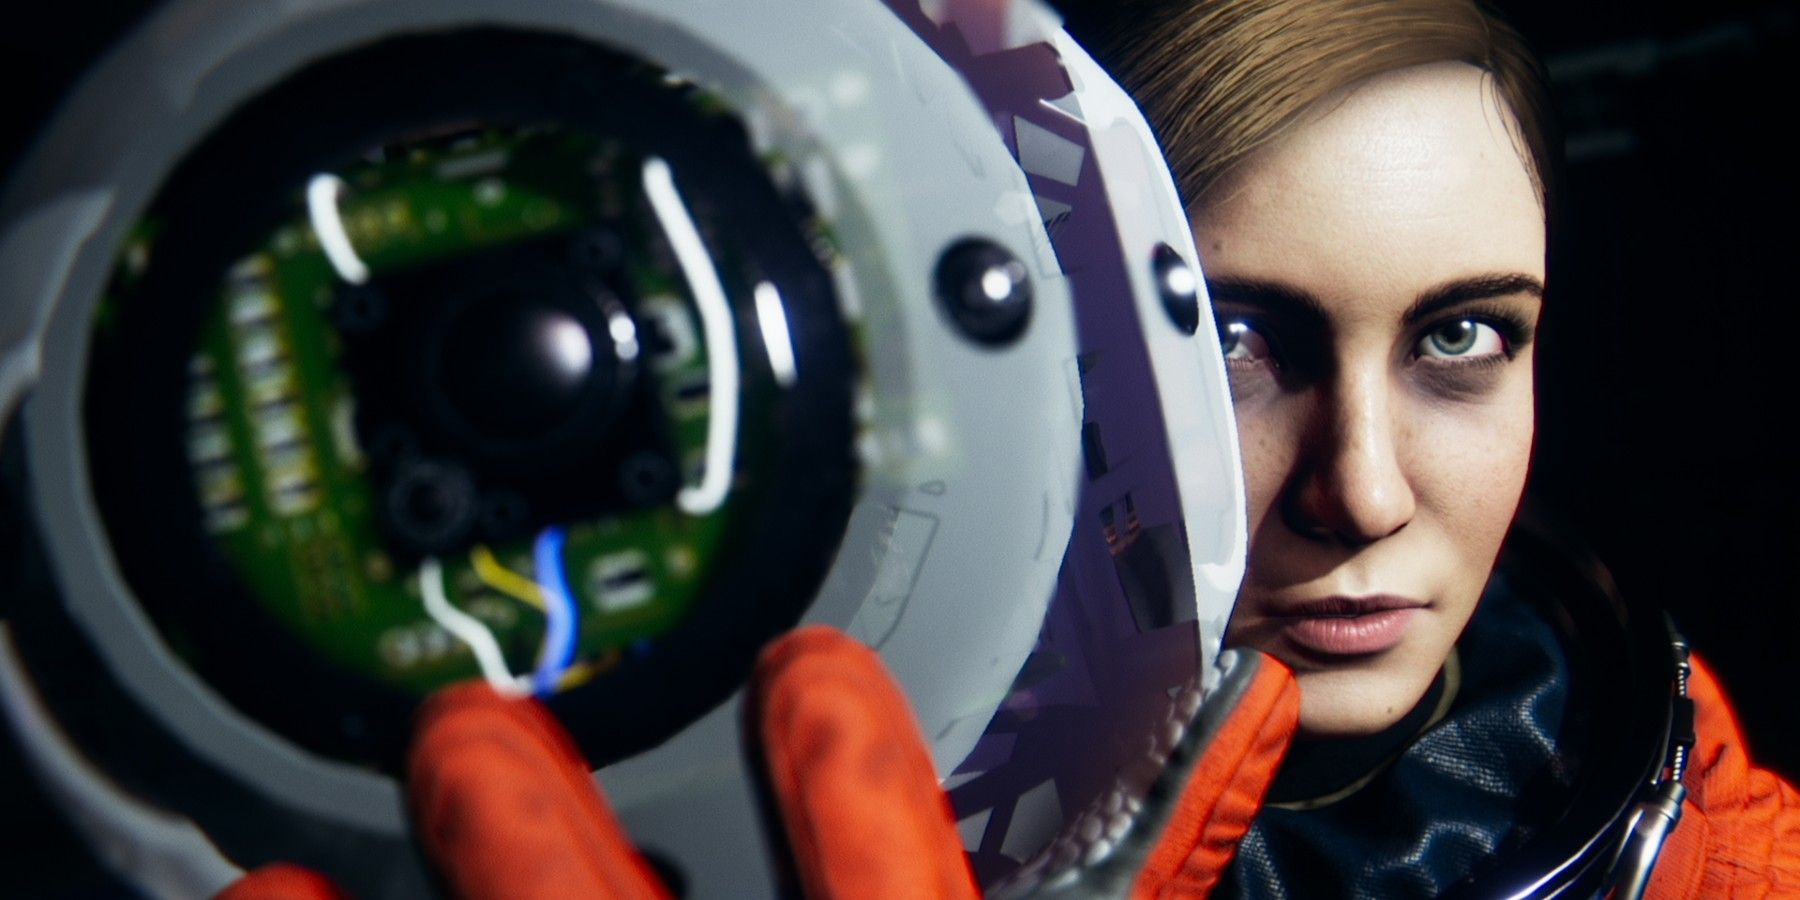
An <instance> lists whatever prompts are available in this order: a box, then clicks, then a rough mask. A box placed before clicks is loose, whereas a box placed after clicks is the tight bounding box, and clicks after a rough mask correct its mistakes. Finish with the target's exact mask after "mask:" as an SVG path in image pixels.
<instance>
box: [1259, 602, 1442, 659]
mask: <svg viewBox="0 0 1800 900" xmlns="http://www.w3.org/2000/svg"><path fill="white" fill-rule="evenodd" d="M1425 605H1426V604H1425V603H1423V602H1421V601H1418V600H1411V599H1408V598H1405V597H1394V596H1389V595H1378V596H1373V597H1329V598H1326V599H1324V600H1314V601H1310V602H1307V603H1298V604H1294V605H1292V606H1286V607H1283V608H1282V609H1280V610H1278V611H1276V612H1275V614H1274V618H1275V620H1276V621H1277V622H1278V623H1280V626H1281V632H1282V634H1284V635H1286V636H1287V639H1288V640H1290V641H1292V642H1294V643H1295V644H1298V645H1300V646H1301V647H1303V648H1305V649H1307V650H1311V651H1313V652H1315V653H1322V654H1325V655H1328V656H1362V655H1366V654H1370V653H1381V652H1384V651H1387V650H1392V649H1393V648H1394V647H1396V646H1398V645H1399V643H1400V641H1401V640H1402V639H1403V638H1405V637H1406V627H1407V626H1408V625H1410V624H1411V623H1412V620H1413V615H1414V614H1415V613H1417V612H1418V611H1419V610H1420V609H1422V608H1424V607H1425Z"/></svg>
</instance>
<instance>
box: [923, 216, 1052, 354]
mask: <svg viewBox="0 0 1800 900" xmlns="http://www.w3.org/2000/svg"><path fill="white" fill-rule="evenodd" d="M935 274H936V278H935V282H936V286H937V297H938V302H939V303H940V304H941V305H942V306H943V308H944V311H945V312H946V313H948V314H949V316H950V320H951V321H952V322H955V323H956V326H957V328H959V329H960V330H961V331H962V333H963V334H964V335H965V336H966V337H968V338H969V339H970V340H972V341H975V342H976V343H978V344H982V345H985V346H989V347H999V346H1004V345H1006V344H1010V343H1012V342H1013V341H1015V340H1018V338H1019V336H1020V335H1022V334H1024V333H1025V326H1026V325H1027V324H1029V323H1030V321H1031V299H1032V294H1031V278H1030V273H1029V272H1028V271H1027V270H1026V268H1025V264H1024V263H1022V262H1020V261H1019V259H1018V257H1016V256H1014V255H1012V253H1011V252H1010V251H1008V250H1007V249H1006V248H1005V247H1002V246H1000V245H999V244H996V243H994V242H993V241H989V240H986V239H983V238H964V239H962V240H960V241H957V242H956V243H954V244H951V245H950V246H949V247H948V248H946V249H945V250H944V252H943V255H941V256H939V257H938V264H937V271H936V273H935Z"/></svg>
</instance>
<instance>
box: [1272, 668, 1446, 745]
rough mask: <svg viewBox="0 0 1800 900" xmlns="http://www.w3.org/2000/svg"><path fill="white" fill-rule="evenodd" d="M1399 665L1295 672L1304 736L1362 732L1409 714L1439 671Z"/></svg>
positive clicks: (1376, 729)
mask: <svg viewBox="0 0 1800 900" xmlns="http://www.w3.org/2000/svg"><path fill="white" fill-rule="evenodd" d="M1397 668H1398V667H1392V668H1390V667H1377V668H1358V669H1354V670H1342V669H1315V670H1312V671H1296V672H1295V680H1296V681H1298V682H1299V685H1300V729H1299V734H1298V736H1299V737H1300V738H1301V739H1303V740H1318V739H1327V738H1346V737H1361V736H1364V735H1370V734H1375V733H1377V732H1379V731H1382V730H1383V729H1386V728H1389V727H1391V726H1392V725H1394V723H1396V722H1399V721H1400V720H1401V719H1402V718H1405V716H1406V714H1407V713H1409V712H1411V711H1412V709H1413V707H1415V706H1417V705H1418V703H1419V699H1420V698H1421V697H1423V696H1425V692H1426V691H1427V690H1429V689H1430V688H1431V681H1432V678H1433V677H1435V676H1436V674H1437V673H1436V672H1435V671H1426V672H1423V673H1420V672H1412V671H1406V670H1399V671H1396V670H1395V669H1397Z"/></svg>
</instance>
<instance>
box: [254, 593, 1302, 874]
mask: <svg viewBox="0 0 1800 900" xmlns="http://www.w3.org/2000/svg"><path fill="white" fill-rule="evenodd" d="M1234 672H1235V673H1234V676H1233V677H1231V678H1228V679H1227V682H1228V684H1227V687H1225V688H1222V689H1221V690H1219V691H1217V692H1215V696H1214V698H1212V699H1209V701H1208V705H1207V706H1204V707H1202V710H1201V713H1200V717H1199V720H1198V721H1196V723H1195V724H1194V726H1193V727H1191V728H1190V729H1189V734H1188V737H1187V738H1186V739H1185V740H1184V742H1183V744H1182V745H1181V746H1180V747H1179V748H1177V750H1176V751H1175V753H1174V754H1172V755H1171V757H1170V760H1169V769H1168V772H1167V773H1165V777H1164V779H1163V780H1162V781H1161V782H1159V783H1158V787H1157V788H1156V789H1155V790H1156V792H1158V793H1159V794H1160V797H1158V796H1153V797H1152V798H1150V802H1148V803H1147V804H1146V809H1145V812H1144V813H1143V814H1142V816H1141V817H1140V819H1139V820H1138V823H1137V825H1136V826H1134V829H1133V831H1134V833H1136V834H1139V835H1142V836H1143V837H1142V838H1141V839H1140V840H1139V841H1137V842H1136V843H1132V842H1130V841H1129V840H1128V841H1127V843H1126V844H1125V845H1122V846H1121V847H1120V848H1119V849H1118V850H1117V851H1115V853H1114V854H1113V857H1112V858H1110V859H1109V860H1108V861H1106V862H1104V863H1102V864H1101V866H1100V867H1098V869H1097V870H1096V871H1094V872H1091V873H1084V880H1083V881H1082V882H1079V883H1078V884H1077V885H1075V886H1074V891H1076V892H1093V891H1104V892H1106V893H1110V894H1113V895H1119V894H1123V893H1128V894H1129V896H1131V897H1133V898H1150V897H1156V898H1166V897H1198V896H1204V895H1205V894H1206V893H1207V892H1208V891H1210V890H1211V889H1212V886H1213V885H1214V884H1215V883H1216V882H1217V880H1218V877H1219V874H1220V873H1221V872H1222V871H1223V869H1224V867H1225V866H1226V864H1227V863H1229V862H1230V860H1231V857H1232V853H1233V852H1234V850H1235V848H1236V846H1237V841H1238V840H1239V839H1240V838H1241V837H1242V836H1243V834H1244V832H1245V830H1246V829H1248V828H1249V826H1250V820H1251V818H1252V817H1253V816H1254V815H1255V814H1256V811H1257V809H1258V807H1259V806H1260V805H1261V802H1262V797H1263V793H1264V791H1265V790H1266V788H1267V786H1268V783H1269V780H1270V779H1271V778H1272V777H1273V776H1274V772H1275V768H1276V766H1277V765H1279V763H1280V761H1281V757H1282V755H1283V754H1284V753H1285V752H1286V750H1287V746H1288V743H1289V741H1290V740H1291V738H1292V735H1293V730H1294V723H1295V718H1296V716H1297V715H1298V713H1299V691H1298V689H1297V688H1296V686H1295V684H1294V680H1293V677H1292V675H1291V674H1290V673H1289V672H1288V670H1287V669H1286V668H1285V667H1284V666H1282V665H1281V664H1280V663H1279V662H1276V661H1275V660H1274V659H1272V658H1270V657H1266V656H1262V655H1260V654H1252V655H1248V656H1246V657H1244V658H1242V659H1240V660H1239V662H1238V668H1237V669H1236V670H1234ZM751 684H752V686H751V691H750V696H749V701H748V704H747V716H748V722H749V725H750V729H751V731H752V733H753V734H754V735H755V736H756V738H758V741H757V743H758V744H759V745H760V746H759V747H758V748H755V749H757V750H759V751H760V756H761V762H762V764H763V770H764V773H765V775H766V776H767V779H768V786H769V789H770V794H771V796H772V797H773V799H774V805H775V806H776V808H777V809H778V810H779V812H780V816H781V819H782V824H783V825H784V826H785V831H786V836H787V843H788V849H789V850H790V851H791V853H792V855H793V863H794V872H795V874H796V876H797V878H798V880H799V882H800V887H801V888H802V890H803V892H804V893H805V894H806V896H808V897H811V898H816V900H825V898H829V900H873V898H888V897H926V898H974V897H978V896H979V895H980V891H979V889H978V888H977V887H976V884H975V880H974V877H973V875H972V873H971V872H970V870H969V867H968V864H967V862H966V860H965V858H964V856H963V853H962V846H961V843H960V842H959V841H958V839H957V836H956V831H955V827H954V821H953V818H952V814H951V811H950V804H949V800H948V799H947V798H946V797H945V796H944V794H943V792H942V791H940V790H939V789H938V786H937V778H936V775H935V773H934V772H933V770H932V766H931V761H930V759H929V758H928V756H927V755H926V751H925V742H924V739H923V736H922V735H921V734H920V732H919V728H918V725H917V724H916V723H915V721H914V719H913V717H912V713H911V710H910V709H909V708H908V706H907V703H906V699H905V696H904V695H903V694H902V693H901V692H900V689H899V687H898V686H897V685H896V684H895V683H894V682H893V679H892V678H891V677H890V676H889V675H888V674H887V671H886V669H885V668H883V666H882V665H881V661H880V658H879V657H877V656H876V655H875V653H874V652H873V651H871V650H869V649H868V648H867V647H864V646H863V645H862V644H860V643H858V642H856V641H854V640H851V639H850V638H848V637H845V636H843V635H842V634H839V633H837V632H836V631H833V630H831V629H828V628H823V627H813V628H805V629H801V630H799V631H796V632H793V633H791V634H789V635H787V636H786V637H784V638H783V639H781V640H780V641H777V642H776V643H775V644H773V645H771V646H770V647H769V648H768V649H767V650H765V651H764V652H763V655H762V658H761V660H760V661H759V662H758V664H757V668H756V672H755V675H754V676H753V680H752V683H751ZM409 776H410V777H409V781H408V797H409V800H410V804H411V808H412V814H413V818H414V821H415V823H416V824H417V827H418V829H419V835H420V842H421V844H422V845H423V847H424V849H425V852H426V854H427V855H428V856H429V857H430V858H431V859H432V860H433V862H434V863H435V864H436V865H437V866H438V869H439V871H440V872H442V873H443V875H444V878H445V882H446V884H447V885H448V886H449V887H450V889H451V890H452V891H453V892H454V893H455V894H457V895H459V896H461V897H466V898H470V900H485V898H499V897H508V898H515V897H517V898H533V897H552V896H554V897H571V896H575V897H602V898H621V900H623V898H633V900H635V898H652V897H664V896H667V893H666V891H665V890H664V888H663V886H662V884H661V883H660V882H659V881H658V880H657V878H656V876H655V873H654V872H653V871H652V870H651V868H650V867H649V865H648V864H646V863H645V862H644V860H643V858H642V857H641V856H639V855H638V853H637V852H636V851H635V850H634V849H633V848H632V846H631V844H630V842H629V841H628V840H627V839H626V837H625V834H624V832H623V830H622V829H621V828H620V827H619V825H618V823H617V822H616V821H615V820H614V819H613V817H612V815H611V814H610V812H608V810H607V807H606V804H605V801H604V800H602V799H601V797H600V794H599V793H598V792H597V791H595V790H594V789H593V780H592V777H591V775H590V774H589V769H588V766H587V763H586V762H585V761H584V760H583V759H582V758H581V756H580V754H579V752H578V751H577V750H576V749H575V746H574V743H573V742H572V741H571V740H570V739H569V738H568V736H567V735H566V734H564V733H563V731H562V729H561V728H560V727H559V726H558V725H557V724H556V722H555V721H554V720H553V719H552V718H551V716H550V715H549V713H548V712H546V711H545V710H544V709H543V707H541V706H539V705H538V704H537V703H535V702H533V701H530V700H510V699H505V698H502V697H500V696H499V695H497V694H495V693H494V692H493V691H491V690H489V689H488V688H487V687H486V686H485V685H481V684H464V685H460V686H457V687H453V688H450V689H448V690H446V691H444V692H441V693H440V694H438V695H437V696H435V697H433V698H432V699H431V700H430V701H429V702H427V703H426V705H425V708H424V710H423V711H422V713H421V715H420V721H419V725H418V733H417V735H416V737H415V742H414V746H413V750H412V754H411V757H410V759H409ZM1159 800H1160V802H1159ZM305 874H308V873H304V870H297V869H295V868H293V867H290V866H274V867H268V868H265V869H259V870H257V871H256V872H253V873H251V874H250V875H247V876H245V878H244V879H242V880H241V881H239V882H238V883H236V884H234V885H233V886H232V887H231V888H229V889H228V890H226V891H225V892H224V893H223V894H221V895H220V896H221V898H225V900H246V898H281V900H287V898H294V900H300V898H327V897H337V896H340V895H339V894H336V893H335V892H333V889H332V888H331V887H330V885H329V884H328V883H327V882H325V881H324V880H323V879H316V880H315V881H314V882H311V883H309V885H310V889H312V890H314V891H315V892H313V893H306V892H304V890H303V889H302V886H299V885H298V881H297V879H299V878H300V877H301V876H303V875H305Z"/></svg>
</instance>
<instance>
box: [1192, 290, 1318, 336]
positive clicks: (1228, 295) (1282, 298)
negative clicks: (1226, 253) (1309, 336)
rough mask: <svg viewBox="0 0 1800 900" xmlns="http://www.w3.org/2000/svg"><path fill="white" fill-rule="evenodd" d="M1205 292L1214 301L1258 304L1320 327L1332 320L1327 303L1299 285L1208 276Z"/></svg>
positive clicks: (1303, 322)
mask: <svg viewBox="0 0 1800 900" xmlns="http://www.w3.org/2000/svg"><path fill="white" fill-rule="evenodd" d="M1206 293H1207V295H1208V296H1209V297H1210V298H1211V300H1212V302H1213V303H1219V302H1225V303H1236V304H1241V305H1243V306H1255V307H1259V308H1261V309H1262V310H1264V311H1266V312H1269V313H1273V314H1275V315H1277V316H1281V317H1282V318H1285V319H1288V320H1290V321H1293V322H1296V323H1297V324H1301V325H1310V326H1317V327H1318V328H1320V329H1323V328H1325V326H1326V325H1327V324H1328V323H1329V322H1330V317H1329V316H1327V315H1326V314H1325V304H1323V303H1320V302H1319V298H1317V297H1315V296H1313V295H1312V294H1309V293H1307V292H1305V291H1303V290H1300V289H1299V288H1296V287H1291V286H1289V285H1285V284H1282V283H1280V282H1276V281H1260V280H1257V279H1252V278H1208V279H1206Z"/></svg>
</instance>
